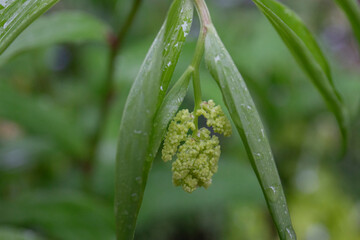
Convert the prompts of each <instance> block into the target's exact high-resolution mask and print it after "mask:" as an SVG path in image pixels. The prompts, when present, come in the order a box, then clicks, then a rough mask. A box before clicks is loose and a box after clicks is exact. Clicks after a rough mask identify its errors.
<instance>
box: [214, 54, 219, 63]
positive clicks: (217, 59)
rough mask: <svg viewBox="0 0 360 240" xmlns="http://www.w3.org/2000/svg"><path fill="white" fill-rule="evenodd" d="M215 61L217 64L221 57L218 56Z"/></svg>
mask: <svg viewBox="0 0 360 240" xmlns="http://www.w3.org/2000/svg"><path fill="white" fill-rule="evenodd" d="M214 60H215V63H217V62H218V61H220V56H219V55H217V56H216V57H215V58H214Z"/></svg>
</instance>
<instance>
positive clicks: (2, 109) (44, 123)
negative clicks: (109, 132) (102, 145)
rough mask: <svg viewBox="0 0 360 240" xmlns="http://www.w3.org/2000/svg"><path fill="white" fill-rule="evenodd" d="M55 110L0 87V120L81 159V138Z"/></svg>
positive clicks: (82, 153)
mask: <svg viewBox="0 0 360 240" xmlns="http://www.w3.org/2000/svg"><path fill="white" fill-rule="evenodd" d="M65 116H66V115H65V114H64V113H61V111H59V109H56V108H54V107H53V106H47V105H44V104H42V103H40V102H37V101H36V100H34V99H32V98H29V97H26V96H23V95H21V94H19V93H17V92H15V91H14V90H13V89H11V88H9V87H7V86H6V85H4V84H1V85H0V117H1V118H5V119H8V120H11V121H14V122H16V123H17V124H19V125H20V126H21V127H23V128H25V129H26V130H28V131H30V132H33V133H36V134H39V135H42V136H45V137H47V138H48V139H49V140H50V141H53V142H54V143H55V144H56V146H57V147H58V148H59V149H62V150H63V151H66V152H67V153H70V154H72V155H74V156H77V157H82V156H84V153H85V149H86V146H85V138H84V136H83V135H82V133H81V132H79V130H78V128H77V127H74V124H72V123H71V122H72V121H71V120H69V119H67V118H66V117H65Z"/></svg>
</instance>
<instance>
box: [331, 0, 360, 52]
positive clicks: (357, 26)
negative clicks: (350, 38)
mask: <svg viewBox="0 0 360 240" xmlns="http://www.w3.org/2000/svg"><path fill="white" fill-rule="evenodd" d="M335 2H336V3H337V4H338V5H339V6H340V7H341V8H342V10H343V11H344V12H345V14H346V16H347V18H348V19H349V21H350V23H351V26H352V29H353V31H354V34H355V37H356V39H357V41H358V43H359V46H360V7H359V4H358V3H356V1H355V0H335Z"/></svg>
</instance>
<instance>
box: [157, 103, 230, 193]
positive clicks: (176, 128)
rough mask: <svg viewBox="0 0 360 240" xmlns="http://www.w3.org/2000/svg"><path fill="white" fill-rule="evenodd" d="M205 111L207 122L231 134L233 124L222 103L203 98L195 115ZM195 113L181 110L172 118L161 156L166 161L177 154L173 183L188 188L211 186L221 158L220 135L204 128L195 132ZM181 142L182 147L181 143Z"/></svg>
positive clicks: (228, 134) (215, 129)
mask: <svg viewBox="0 0 360 240" xmlns="http://www.w3.org/2000/svg"><path fill="white" fill-rule="evenodd" d="M200 115H203V116H204V117H205V118H206V119H207V125H208V126H209V127H212V128H213V129H214V131H215V132H217V133H221V134H224V135H225V136H230V135H231V124H230V122H229V120H228V119H227V118H226V116H225V114H224V112H223V111H222V110H221V107H220V106H215V103H214V101H212V100H210V101H209V102H203V103H202V104H201V109H199V110H197V111H196V116H200ZM194 131H196V126H195V117H194V114H193V113H190V112H189V111H188V110H187V109H185V110H181V111H179V112H178V114H177V115H176V116H175V118H174V119H173V120H172V121H171V123H170V125H169V128H168V132H167V134H166V136H165V140H164V147H163V150H162V159H163V160H164V161H165V162H167V161H170V160H172V158H173V156H174V155H175V154H176V155H177V159H176V160H175V161H174V162H173V164H172V172H173V177H172V179H173V183H174V185H175V186H182V188H183V189H184V190H185V191H186V192H189V193H191V192H193V191H194V190H195V189H196V188H198V187H204V188H208V187H209V186H210V185H211V181H212V176H213V175H214V173H216V172H217V169H218V161H219V158H220V153H221V151H220V145H219V139H218V137H217V136H215V135H213V136H211V134H210V131H209V130H208V129H206V128H201V129H199V130H197V131H196V134H195V135H194V134H192V135H191V132H194ZM179 146H180V147H179Z"/></svg>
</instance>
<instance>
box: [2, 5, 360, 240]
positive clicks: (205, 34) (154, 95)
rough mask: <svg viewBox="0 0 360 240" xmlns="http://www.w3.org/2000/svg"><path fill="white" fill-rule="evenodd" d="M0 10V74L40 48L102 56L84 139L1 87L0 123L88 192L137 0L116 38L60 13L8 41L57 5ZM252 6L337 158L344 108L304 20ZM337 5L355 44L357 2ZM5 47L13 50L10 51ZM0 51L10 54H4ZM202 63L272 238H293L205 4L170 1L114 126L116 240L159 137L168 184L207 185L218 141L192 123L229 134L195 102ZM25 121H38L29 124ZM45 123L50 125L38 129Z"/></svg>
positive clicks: (218, 117) (137, 201)
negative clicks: (311, 100)
mask: <svg viewBox="0 0 360 240" xmlns="http://www.w3.org/2000/svg"><path fill="white" fill-rule="evenodd" d="M8 2H9V3H10V4H8ZM8 2H6V3H5V5H4V6H3V5H1V6H2V7H1V6H0V13H1V24H2V28H1V31H0V54H2V55H1V58H0V65H1V64H5V63H6V62H7V61H8V60H9V59H11V58H12V57H14V56H15V55H18V54H20V53H22V52H24V51H27V50H29V49H34V48H38V47H40V46H42V45H50V44H55V43H59V42H61V43H63V42H83V41H97V42H103V43H108V48H109V57H108V63H107V70H106V78H105V81H104V83H103V87H102V94H101V96H100V101H99V108H98V115H99V118H98V121H97V124H96V125H95V127H94V129H93V131H92V132H91V134H90V136H88V139H86V137H85V136H84V135H83V134H82V133H81V131H77V130H78V129H76V130H74V128H72V126H71V124H69V120H68V119H66V117H64V116H63V114H61V111H60V110H57V109H55V110H54V113H53V114H50V115H49V113H48V112H47V111H45V110H44V109H43V106H40V105H39V104H37V103H36V102H35V101H32V100H31V99H27V98H24V97H23V96H20V95H19V96H18V95H17V93H14V92H12V90H11V89H7V87H6V86H1V85H0V100H1V101H0V116H2V117H6V118H8V119H11V120H13V121H15V122H17V123H20V124H21V125H22V126H24V127H25V128H26V129H28V130H29V131H33V132H37V133H39V134H41V135H44V136H46V137H47V138H49V139H51V140H52V141H53V144H54V145H55V146H58V147H59V148H63V150H64V151H65V152H67V153H68V154H69V155H72V156H74V157H75V158H76V160H77V161H78V164H79V165H80V166H81V169H82V170H83V172H84V175H85V180H84V187H85V189H87V191H90V189H91V187H90V186H89V184H90V182H91V176H92V173H93V171H94V165H95V155H96V150H97V148H98V145H99V141H100V135H101V133H102V132H103V130H104V129H103V128H104V123H105V121H106V118H107V117H108V115H109V111H110V110H109V108H110V104H109V99H110V98H111V96H112V91H113V87H114V71H115V60H116V56H117V54H118V53H119V51H120V50H121V48H122V46H123V40H124V38H125V37H126V35H127V33H128V31H129V29H130V26H131V24H132V23H133V20H134V18H135V15H136V13H137V11H138V9H139V7H140V3H141V0H134V1H133V5H132V8H131V10H130V13H129V15H128V17H127V18H126V20H125V23H124V25H123V26H122V28H120V29H118V30H113V29H111V27H109V26H107V25H106V24H104V23H103V22H101V21H99V20H98V19H96V18H94V17H92V16H89V15H87V14H83V13H78V12H74V13H63V14H57V15H54V16H46V17H44V18H42V19H39V21H37V22H35V23H34V24H33V25H31V26H30V27H29V29H27V30H26V31H25V32H24V33H23V34H22V35H21V37H20V38H18V39H16V40H15V38H16V37H17V36H18V35H19V34H20V33H21V32H22V31H23V30H24V29H25V28H26V27H27V26H29V25H30V23H32V21H33V20H34V19H35V18H37V17H39V16H40V15H41V14H42V13H44V12H45V11H46V10H47V9H49V8H50V7H51V6H53V5H54V4H55V3H56V2H57V1H41V0H34V1H31V0H27V1H26V0H15V1H8ZM253 2H254V3H255V4H256V6H257V7H258V8H259V9H260V10H261V11H262V12H263V14H264V15H265V16H266V18H267V19H268V20H269V22H270V23H271V24H272V25H273V27H274V28H275V30H276V31H277V32H278V34H279V35H280V37H281V38H282V40H283V41H284V43H285V44H286V46H287V47H288V48H289V50H290V52H291V53H292V54H293V56H294V57H295V59H296V60H297V62H298V63H299V65H300V66H301V67H302V69H303V70H304V72H305V73H306V74H307V75H308V77H309V79H310V80H311V81H312V83H313V84H314V85H315V87H316V89H317V90H318V91H319V93H320V94H321V95H322V97H323V98H324V100H325V102H326V103H327V104H328V107H329V109H330V110H331V111H332V112H333V114H334V116H335V118H336V120H337V122H338V125H339V128H340V131H341V134H342V136H343V148H342V149H343V151H345V149H346V146H347V139H348V124H349V123H348V122H349V120H348V116H347V113H346V108H345V107H344V104H343V101H342V99H341V97H340V94H339V93H338V91H337V89H336V88H335V86H334V83H333V80H332V74H331V71H330V67H329V64H328V63H327V60H326V58H325V57H324V54H323V53H322V51H321V50H320V47H319V46H318V44H317V42H316V40H315V39H314V37H313V36H312V34H311V33H310V32H309V31H308V30H307V28H306V27H305V26H304V24H303V23H302V21H301V20H300V19H299V18H298V17H297V16H296V15H295V14H294V13H293V12H292V11H291V10H290V9H288V8H287V7H285V6H284V5H282V4H280V3H279V2H277V1H274V0H253ZM337 3H338V4H339V5H340V6H341V7H342V8H343V9H344V11H345V12H346V13H347V15H348V16H349V19H350V21H351V24H352V26H353V28H354V32H355V35H356V36H357V37H358V38H359V36H358V35H359V34H358V30H359V28H358V26H359V24H357V23H358V22H359V11H358V8H357V7H355V6H356V5H355V3H354V2H351V1H337ZM194 6H195V8H196V10H197V12H198V16H199V19H200V23H201V27H200V33H199V37H198V42H197V46H196V49H195V51H194V56H193V59H192V62H191V63H190V65H189V66H188V67H187V68H186V70H185V71H184V73H183V75H182V76H181V77H180V79H179V80H177V81H176V83H175V84H174V85H173V86H172V87H170V86H171V84H170V83H171V80H172V76H173V73H174V70H175V67H176V66H177V63H178V60H179V56H180V54H181V52H182V51H183V46H184V44H185V40H186V37H187V35H188V34H189V32H190V28H191V25H192V20H193V10H194V9H193V8H194ZM350 6H352V7H350ZM52 25H54V26H56V25H68V26H71V27H68V28H60V29H59V31H58V32H56V33H55V34H48V35H47V34H46V33H48V32H49V31H50V29H51V27H52ZM14 40H15V41H14ZM12 41H14V43H13V44H12V45H10V44H11V43H12ZM8 47H9V48H8ZM6 48H8V49H7V50H6V51H5V49H6ZM4 51H5V52H4ZM203 58H204V59H205V63H206V66H207V68H208V70H209V72H210V74H211V75H212V77H213V78H214V80H215V81H216V83H217V85H218V88H219V90H220V91H221V94H222V97H223V99H224V102H225V105H226V109H227V111H228V113H229V116H230V118H231V120H232V122H233V124H234V125H235V127H236V129H237V131H238V133H239V135H240V137H241V139H242V142H243V144H244V146H245V149H246V152H247V155H248V158H249V160H250V162H251V164H252V167H253V169H254V172H255V173H256V176H257V178H258V180H259V183H260V186H261V188H262V191H263V193H264V196H265V199H266V202H267V205H268V208H269V210H270V213H271V215H272V218H273V220H274V223H275V225H276V228H277V231H278V234H279V236H280V239H296V235H295V231H294V229H293V227H292V223H291V219H290V213H289V210H288V207H287V203H286V199H285V194H284V191H283V188H282V184H281V181H280V177H279V174H278V171H277V168H276V165H275V161H274V157H273V154H272V150H271V148H270V144H269V140H268V139H267V137H266V133H265V130H264V127H263V124H262V122H261V119H260V116H259V113H258V112H257V109H256V106H255V104H254V102H253V99H252V97H251V95H250V93H249V90H248V89H247V86H246V84H245V81H244V79H243V78H242V76H241V74H240V73H239V71H238V69H237V67H236V65H235V64H234V62H233V60H232V58H231V56H230V54H229V52H228V51H227V50H226V48H225V46H224V44H223V43H222V41H221V39H220V37H219V36H218V34H217V31H216V29H215V26H214V25H213V23H212V20H211V17H210V13H209V11H208V9H207V6H206V3H205V1H204V0H174V1H173V3H172V5H171V7H170V10H169V12H168V15H167V18H166V20H165V22H164V24H163V26H162V27H161V29H160V31H159V33H158V35H157V37H156V39H155V40H154V42H153V44H152V46H151V47H150V50H149V51H148V54H147V56H146V58H145V60H144V62H143V65H142V66H141V69H140V71H139V73H138V75H137V77H136V79H135V81H134V84H133V86H132V88H131V90H130V93H129V95H128V98H127V101H126V105H125V109H124V113H123V116H122V120H121V126H120V134H119V141H118V150H117V151H118V152H117V157H116V159H117V166H116V188H115V212H116V213H115V214H116V233H117V238H118V239H132V238H133V236H134V232H135V227H136V222H137V217H138V214H139V211H140V207H141V204H142V199H143V196H144V191H145V188H146V183H147V179H148V175H149V172H150V169H151V166H152V162H153V160H154V158H155V157H156V155H157V153H158V152H159V149H160V146H161V142H162V141H163V140H164V138H165V142H164V147H163V149H162V154H163V158H164V160H166V161H169V160H171V159H172V157H173V155H174V154H177V157H178V158H177V160H176V161H175V162H174V163H173V172H174V173H173V182H174V184H175V185H177V186H182V187H183V188H184V190H185V191H187V192H192V191H194V190H195V189H196V188H197V187H201V186H202V187H205V188H207V187H209V186H210V184H211V177H212V175H213V174H215V172H216V171H217V162H218V160H219V157H220V146H219V140H218V138H217V137H216V136H214V135H213V136H211V134H210V131H209V130H207V129H206V128H200V127H199V123H198V118H199V117H200V116H201V115H203V116H204V117H205V118H206V119H207V126H208V127H209V128H211V127H212V128H213V130H214V132H217V133H223V134H224V135H229V134H230V128H231V127H230V123H229V120H228V119H227V117H226V114H224V113H223V112H222V109H221V108H220V107H219V106H215V104H214V102H213V101H212V100H209V101H208V102H207V101H206V102H203V100H206V99H203V98H202V92H201V80H200V64H201V61H202V59H203ZM190 80H192V83H193V90H194V110H193V111H192V113H190V111H186V110H181V111H180V112H179V113H178V114H177V115H176V117H175V118H174V116H175V114H176V113H177V112H178V109H179V107H180V105H181V103H182V102H183V100H184V98H185V95H186V94H187V91H188V86H189V83H190ZM18 109H23V111H18ZM30 109H31V111H29V110H30ZM59 112H60V114H59ZM32 114H35V115H36V116H37V117H38V119H40V121H33V120H32V121H30V120H29V119H31V115H32ZM43 122H45V123H49V125H46V126H44V125H43V124H42V123H43ZM169 123H170V126H169ZM59 126H61V127H59ZM168 127H169V130H168V131H167V129H168ZM44 129H46V130H45V131H44ZM64 129H65V130H64ZM179 145H180V146H179ZM87 149H88V150H87ZM84 159H85V160H84ZM236 191H240V189H239V190H236Z"/></svg>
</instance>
